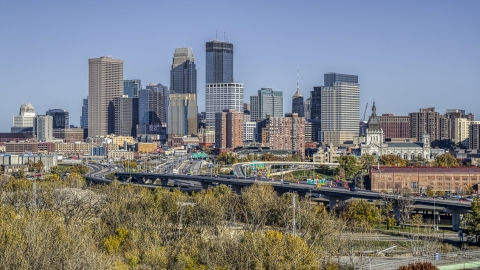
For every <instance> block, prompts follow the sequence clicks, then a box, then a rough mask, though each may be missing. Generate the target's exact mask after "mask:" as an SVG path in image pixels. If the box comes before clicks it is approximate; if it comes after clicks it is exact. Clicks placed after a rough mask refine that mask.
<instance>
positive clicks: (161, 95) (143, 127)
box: [138, 83, 169, 134]
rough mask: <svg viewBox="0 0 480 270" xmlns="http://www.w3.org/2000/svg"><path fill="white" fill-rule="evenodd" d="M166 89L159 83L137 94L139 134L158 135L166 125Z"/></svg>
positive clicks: (150, 85)
mask: <svg viewBox="0 0 480 270" xmlns="http://www.w3.org/2000/svg"><path fill="white" fill-rule="evenodd" d="M168 93H169V91H168V87H166V86H163V85H162V84H160V83H156V84H153V83H152V84H149V85H148V86H147V89H142V90H140V91H139V94H138V110H139V113H138V118H139V120H138V125H139V131H138V133H141V134H160V132H161V129H162V126H164V125H165V124H166V122H167V121H166V120H167V119H166V114H167V113H166V109H167V106H168V104H167V106H166V102H168V95H169V94H168Z"/></svg>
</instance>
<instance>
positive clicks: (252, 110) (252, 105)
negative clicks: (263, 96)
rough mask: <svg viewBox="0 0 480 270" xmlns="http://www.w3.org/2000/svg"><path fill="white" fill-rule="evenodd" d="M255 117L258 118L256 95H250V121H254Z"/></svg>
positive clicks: (258, 107)
mask: <svg viewBox="0 0 480 270" xmlns="http://www.w3.org/2000/svg"><path fill="white" fill-rule="evenodd" d="M257 119H260V105H259V104H258V96H250V121H252V122H255V121H257Z"/></svg>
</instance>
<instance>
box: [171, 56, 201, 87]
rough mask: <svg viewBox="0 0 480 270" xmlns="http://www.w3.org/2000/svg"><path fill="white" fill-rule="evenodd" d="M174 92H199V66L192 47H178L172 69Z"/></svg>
mask: <svg viewBox="0 0 480 270" xmlns="http://www.w3.org/2000/svg"><path fill="white" fill-rule="evenodd" d="M170 92H171V93H172V94H197V68H196V66H195V61H194V56H193V51H192V48H176V49H175V53H174V54H173V64H172V69H171V70H170Z"/></svg>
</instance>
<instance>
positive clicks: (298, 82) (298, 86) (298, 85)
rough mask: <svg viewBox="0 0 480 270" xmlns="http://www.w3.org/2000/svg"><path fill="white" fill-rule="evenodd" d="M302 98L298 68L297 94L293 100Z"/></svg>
mask: <svg viewBox="0 0 480 270" xmlns="http://www.w3.org/2000/svg"><path fill="white" fill-rule="evenodd" d="M301 96H302V93H300V79H299V77H298V68H297V92H295V94H294V95H293V98H296V97H301Z"/></svg>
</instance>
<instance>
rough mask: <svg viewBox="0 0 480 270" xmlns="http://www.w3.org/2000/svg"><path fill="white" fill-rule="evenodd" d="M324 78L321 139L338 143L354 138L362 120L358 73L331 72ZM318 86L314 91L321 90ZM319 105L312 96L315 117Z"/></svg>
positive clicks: (321, 99) (321, 94)
mask: <svg viewBox="0 0 480 270" xmlns="http://www.w3.org/2000/svg"><path fill="white" fill-rule="evenodd" d="M324 78H325V86H322V87H320V89H319V90H320V112H321V113H320V119H321V121H322V124H321V136H322V138H321V140H322V142H326V143H332V144H337V145H338V144H343V143H349V142H352V141H353V137H355V136H358V131H359V129H358V123H359V122H360V85H359V84H358V76H357V75H346V74H338V73H327V74H325V77H324ZM315 90H317V89H315V88H314V91H313V92H312V93H315V92H317V91H315ZM315 94H316V93H315ZM317 102H318V101H317ZM315 107H318V104H314V98H313V96H312V116H311V117H312V118H313V117H314V116H315V115H314V111H315V110H314V108H315Z"/></svg>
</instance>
